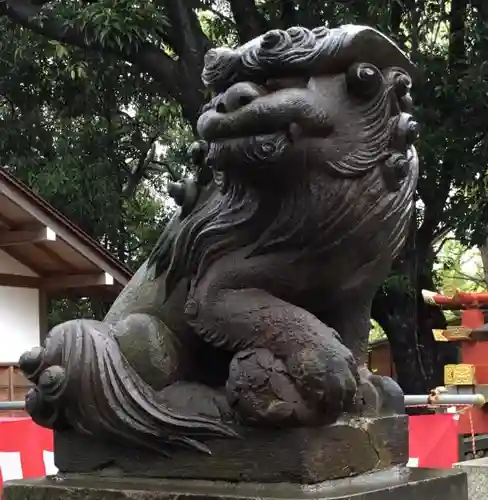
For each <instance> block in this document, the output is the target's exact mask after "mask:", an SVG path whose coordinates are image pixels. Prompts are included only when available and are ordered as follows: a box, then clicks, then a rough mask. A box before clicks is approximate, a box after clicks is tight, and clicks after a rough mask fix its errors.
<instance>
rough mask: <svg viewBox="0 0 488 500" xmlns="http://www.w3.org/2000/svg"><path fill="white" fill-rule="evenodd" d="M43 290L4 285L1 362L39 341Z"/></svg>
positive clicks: (15, 358)
mask: <svg viewBox="0 0 488 500" xmlns="http://www.w3.org/2000/svg"><path fill="white" fill-rule="evenodd" d="M39 332H40V325H39V290H36V289H32V288H14V287H9V286H0V363H12V362H13V363H16V362H17V361H18V360H19V357H20V355H21V354H22V353H23V352H25V351H27V350H29V349H31V348H32V347H35V346H37V345H39V342H40V333H39Z"/></svg>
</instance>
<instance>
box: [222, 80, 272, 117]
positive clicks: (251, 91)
mask: <svg viewBox="0 0 488 500" xmlns="http://www.w3.org/2000/svg"><path fill="white" fill-rule="evenodd" d="M265 93H266V91H265V90H264V89H263V88H262V87H260V86H259V85H256V84H255V83H251V82H239V83H236V84H234V85H232V87H229V88H228V89H227V90H226V91H225V92H224V94H223V95H222V98H221V100H220V102H219V103H218V104H217V108H216V109H217V111H219V112H220V113H230V112H232V111H236V110H237V109H239V108H242V107H244V106H247V105H248V104H250V103H251V102H252V101H254V99H257V98H258V97H261V96H262V95H264V94H265Z"/></svg>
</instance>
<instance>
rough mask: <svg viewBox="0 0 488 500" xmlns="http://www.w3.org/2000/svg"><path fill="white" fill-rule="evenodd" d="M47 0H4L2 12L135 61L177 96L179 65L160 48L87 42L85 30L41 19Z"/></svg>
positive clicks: (36, 27) (61, 37)
mask: <svg viewBox="0 0 488 500" xmlns="http://www.w3.org/2000/svg"><path fill="white" fill-rule="evenodd" d="M47 3H49V2H48V1H45V0H36V3H34V2H33V1H29V0H3V1H2V2H1V3H0V15H4V16H7V17H8V18H9V19H11V20H12V21H13V22H14V23H16V24H20V25H21V26H23V27H24V28H27V29H30V30H32V31H34V32H35V33H38V34H39V35H42V36H45V37H47V38H49V39H52V40H57V41H59V42H62V43H66V44H68V45H72V46H75V47H79V48H82V49H87V50H92V51H96V52H101V53H105V54H109V55H114V56H116V57H118V58H121V59H124V60H126V61H127V62H130V63H133V64H136V65H137V66H138V67H139V68H140V69H141V70H142V71H144V72H146V73H148V74H149V75H150V76H152V77H153V78H154V79H155V80H157V81H158V82H159V83H160V84H161V88H162V90H163V91H165V92H166V93H167V94H169V95H171V96H172V97H175V95H177V93H178V90H179V87H180V85H179V81H178V76H179V74H178V64H177V62H176V61H174V60H173V59H172V58H171V57H169V56H168V55H167V54H166V53H165V52H164V51H163V50H161V49H160V48H158V47H156V46H154V45H151V44H149V43H139V44H137V45H136V44H134V45H132V46H127V47H123V48H122V49H120V50H115V49H109V48H107V47H105V46H103V45H102V44H100V43H97V42H96V41H93V42H90V43H88V42H87V41H86V37H85V33H84V31H83V30H81V29H80V28H78V27H76V26H66V25H65V24H63V23H62V22H61V21H59V20H57V19H39V17H38V16H39V14H40V13H41V10H42V6H43V5H44V4H47Z"/></svg>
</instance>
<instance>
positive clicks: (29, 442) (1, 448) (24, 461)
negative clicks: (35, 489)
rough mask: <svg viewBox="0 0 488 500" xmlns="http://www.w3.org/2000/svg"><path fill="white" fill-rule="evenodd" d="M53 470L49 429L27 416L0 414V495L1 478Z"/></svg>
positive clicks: (27, 475) (51, 441)
mask: <svg viewBox="0 0 488 500" xmlns="http://www.w3.org/2000/svg"><path fill="white" fill-rule="evenodd" d="M56 472H57V469H56V466H55V465H54V453H53V433H52V431H50V430H49V429H44V428H42V427H39V426H38V425H36V424H35V423H34V422H33V421H32V420H31V419H30V418H28V417H12V418H8V417H7V418H0V497H1V490H2V484H3V482H4V481H9V480H12V479H26V478H34V477H42V476H45V475H51V474H56Z"/></svg>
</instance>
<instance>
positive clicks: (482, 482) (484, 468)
mask: <svg viewBox="0 0 488 500" xmlns="http://www.w3.org/2000/svg"><path fill="white" fill-rule="evenodd" d="M454 467H455V468H456V469H459V470H462V471H463V472H466V474H467V476H468V493H469V500H484V499H485V498H487V497H488V458H477V459H475V460H466V461H465V462H459V463H457V464H454Z"/></svg>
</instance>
